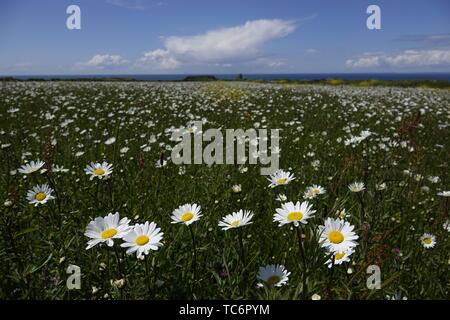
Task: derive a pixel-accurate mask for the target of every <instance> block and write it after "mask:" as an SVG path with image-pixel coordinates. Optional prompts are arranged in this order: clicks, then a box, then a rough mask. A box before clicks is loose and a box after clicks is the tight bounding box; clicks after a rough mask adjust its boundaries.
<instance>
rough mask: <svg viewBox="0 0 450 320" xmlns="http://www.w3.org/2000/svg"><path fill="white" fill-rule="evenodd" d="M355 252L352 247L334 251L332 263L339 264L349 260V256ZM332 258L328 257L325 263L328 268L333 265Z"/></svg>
mask: <svg viewBox="0 0 450 320" xmlns="http://www.w3.org/2000/svg"><path fill="white" fill-rule="evenodd" d="M354 252H355V250H353V249H349V250H347V251H340V252H334V253H333V254H334V265H339V264H342V263H344V262H349V261H350V256H351V255H352V254H353V253H354ZM332 260H333V258H332V257H331V258H330V259H328V260H327V261H326V262H325V264H326V265H328V268H331V267H332V266H333V261H332Z"/></svg>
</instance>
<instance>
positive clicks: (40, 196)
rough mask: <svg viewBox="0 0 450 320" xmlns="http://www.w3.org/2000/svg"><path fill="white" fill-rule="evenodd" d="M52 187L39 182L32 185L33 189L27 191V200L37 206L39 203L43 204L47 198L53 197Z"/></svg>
mask: <svg viewBox="0 0 450 320" xmlns="http://www.w3.org/2000/svg"><path fill="white" fill-rule="evenodd" d="M52 192H53V189H52V188H50V187H49V186H48V184H40V185H37V186H34V187H33V189H31V190H29V191H28V192H27V200H28V202H29V203H30V204H34V206H35V207H37V206H38V205H40V204H44V203H46V202H47V201H49V200H52V199H55V197H54V196H52Z"/></svg>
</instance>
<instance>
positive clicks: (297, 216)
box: [287, 211, 303, 221]
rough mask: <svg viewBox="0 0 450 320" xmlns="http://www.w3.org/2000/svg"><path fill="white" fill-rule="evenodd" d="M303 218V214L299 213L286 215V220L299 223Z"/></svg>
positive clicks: (294, 212)
mask: <svg viewBox="0 0 450 320" xmlns="http://www.w3.org/2000/svg"><path fill="white" fill-rule="evenodd" d="M302 218H303V213H302V212H300V211H293V212H291V213H289V214H288V216H287V219H288V220H289V221H299V220H302Z"/></svg>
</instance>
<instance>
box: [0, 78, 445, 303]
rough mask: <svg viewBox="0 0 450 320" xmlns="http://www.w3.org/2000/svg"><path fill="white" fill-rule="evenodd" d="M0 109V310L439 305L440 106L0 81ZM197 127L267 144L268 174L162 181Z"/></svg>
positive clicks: (431, 101)
mask: <svg viewBox="0 0 450 320" xmlns="http://www.w3.org/2000/svg"><path fill="white" fill-rule="evenodd" d="M0 108H1V109H0V124H1V127H0V144H1V149H0V158H1V163H2V166H1V167H2V170H1V181H0V192H1V193H0V194H1V196H2V199H1V214H0V215H1V223H0V235H1V237H0V244H1V245H0V258H1V259H0V261H1V262H0V272H1V274H2V276H1V277H0V298H1V299H323V300H324V299H447V298H449V297H450V253H449V252H450V251H449V249H450V241H449V236H450V223H449V220H448V213H449V208H450V200H449V199H450V198H449V197H450V191H448V190H449V189H450V183H449V172H450V170H449V163H450V162H449V156H450V153H449V142H450V92H449V91H448V90H445V89H444V90H443V89H420V88H395V87H389V88H384V87H376V88H374V87H372V88H371V87H364V88H363V87H353V86H310V85H303V86H300V85H283V84H260V83H247V82H215V83H189V82H178V83H170V82H164V83H162V82H161V83H157V82H154V83H151V82H148V83H146V82H4V83H1V86H0ZM194 121H202V122H203V130H205V129H207V128H222V129H234V128H235V129H237V128H243V129H248V128H268V129H280V130H281V131H280V148H279V149H277V150H275V152H278V153H279V155H280V170H279V171H277V172H275V173H274V174H273V175H272V176H262V175H260V165H250V164H248V165H229V164H228V165H211V166H207V165H193V164H192V165H181V166H180V165H175V164H174V163H172V162H171V159H170V155H171V149H172V148H173V146H174V145H175V144H176V143H177V142H176V141H172V140H171V135H172V132H173V131H174V130H181V131H183V130H187V131H188V132H189V133H190V134H192V135H195V134H202V132H199V130H197V128H195V127H193V126H192V123H193V122H194ZM248 142H249V143H256V142H257V141H256V142H255V141H248ZM69 266H77V267H79V270H80V283H81V287H80V289H72V290H69V289H68V287H67V279H68V277H69V276H71V273H67V270H68V267H69ZM369 266H377V267H379V270H380V278H381V283H380V285H379V286H378V287H377V288H375V289H373V288H372V289H373V290H372V289H369V288H368V287H367V279H368V277H369V276H370V275H371V274H370V273H367V270H368V267H369ZM369 269H370V268H369Z"/></svg>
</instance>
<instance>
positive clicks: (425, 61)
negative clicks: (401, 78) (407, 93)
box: [345, 49, 450, 68]
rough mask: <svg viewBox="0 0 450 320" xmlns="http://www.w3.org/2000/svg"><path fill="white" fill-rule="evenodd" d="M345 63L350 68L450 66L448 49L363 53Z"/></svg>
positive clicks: (449, 50)
mask: <svg viewBox="0 0 450 320" xmlns="http://www.w3.org/2000/svg"><path fill="white" fill-rule="evenodd" d="M345 64H346V65H347V67H351V68H373V67H382V66H387V67H433V66H450V49H443V50H405V51H402V52H400V53H397V54H383V53H376V54H365V55H363V56H361V57H358V58H356V59H348V60H347V61H346V62H345Z"/></svg>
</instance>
